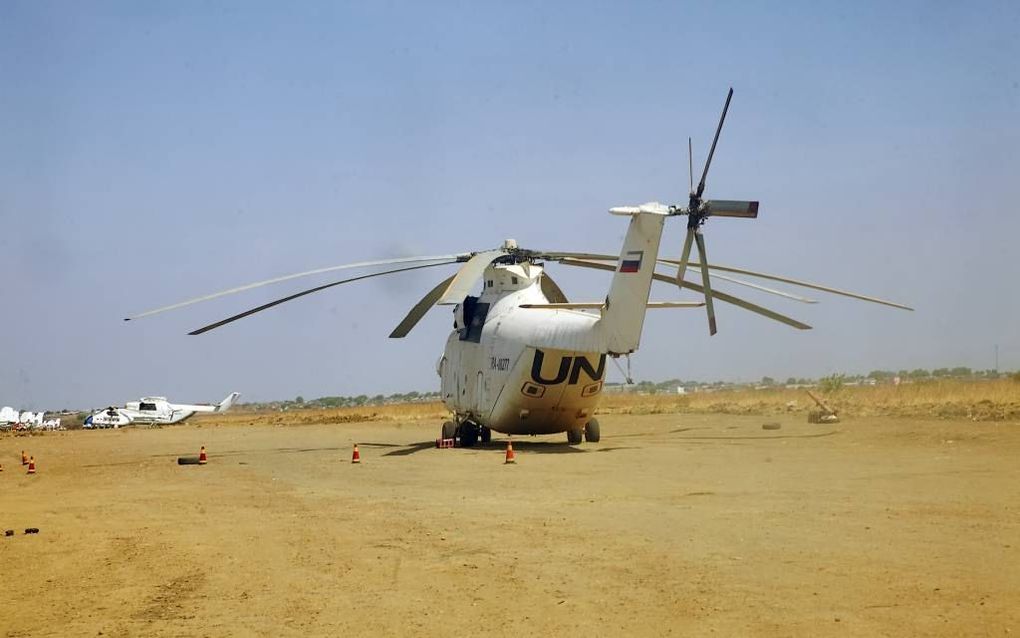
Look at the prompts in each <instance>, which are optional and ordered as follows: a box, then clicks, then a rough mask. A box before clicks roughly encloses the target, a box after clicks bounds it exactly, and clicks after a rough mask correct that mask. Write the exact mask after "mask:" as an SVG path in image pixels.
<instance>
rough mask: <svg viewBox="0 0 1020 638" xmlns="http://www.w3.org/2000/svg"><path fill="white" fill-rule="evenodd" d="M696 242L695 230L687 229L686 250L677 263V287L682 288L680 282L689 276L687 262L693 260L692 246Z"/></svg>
mask: <svg viewBox="0 0 1020 638" xmlns="http://www.w3.org/2000/svg"><path fill="white" fill-rule="evenodd" d="M693 242H694V229H693V228H688V229H687V237H686V238H685V239H684V248H683V250H682V251H681V252H680V261H678V262H677V264H679V266H678V267H677V269H676V285H677V286H680V287H681V288H682V287H683V286H681V284H680V282H682V281H683V280H684V276H685V275H686V274H687V261H688V260H689V259H690V258H691V244H692V243H693Z"/></svg>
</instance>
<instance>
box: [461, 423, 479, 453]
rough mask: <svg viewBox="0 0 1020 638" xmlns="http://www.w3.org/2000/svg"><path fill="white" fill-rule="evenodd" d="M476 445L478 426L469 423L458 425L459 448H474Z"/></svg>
mask: <svg viewBox="0 0 1020 638" xmlns="http://www.w3.org/2000/svg"><path fill="white" fill-rule="evenodd" d="M476 443H478V426H477V425H475V424H474V423H472V422H471V421H464V422H463V423H461V424H460V446H461V447H474V446H475V444H476Z"/></svg>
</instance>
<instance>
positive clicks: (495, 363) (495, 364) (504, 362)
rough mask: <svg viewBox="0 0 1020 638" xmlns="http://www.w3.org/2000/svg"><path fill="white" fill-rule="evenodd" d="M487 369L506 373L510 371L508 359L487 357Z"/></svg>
mask: <svg viewBox="0 0 1020 638" xmlns="http://www.w3.org/2000/svg"><path fill="white" fill-rule="evenodd" d="M489 369H490V370H498V371H500V372H506V371H507V370H509V369H510V357H489Z"/></svg>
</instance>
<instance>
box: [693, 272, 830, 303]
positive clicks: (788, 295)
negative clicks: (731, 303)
mask: <svg viewBox="0 0 1020 638" xmlns="http://www.w3.org/2000/svg"><path fill="white" fill-rule="evenodd" d="M712 279H718V280H720V281H728V282H730V283H731V284H737V285H738V286H746V287H748V288H754V289H755V290H760V291H761V292H767V293H769V294H770V295H776V296H778V297H786V298H787V299H793V300H794V301H799V302H801V303H818V300H816V299H810V298H808V297H801V296H800V295H795V294H793V293H790V292H786V291H785V290H776V289H775V288H769V287H768V286H762V285H759V284H753V283H751V282H750V281H744V280H743V279H737V278H736V277H727V276H726V275H720V274H719V273H717V272H716V273H712Z"/></svg>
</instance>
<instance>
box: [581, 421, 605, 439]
mask: <svg viewBox="0 0 1020 638" xmlns="http://www.w3.org/2000/svg"><path fill="white" fill-rule="evenodd" d="M601 438H602V431H601V429H600V428H599V422H598V419H592V420H591V421H588V422H587V423H585V424H584V440H585V441H587V442H588V443H598V442H599V439H601Z"/></svg>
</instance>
